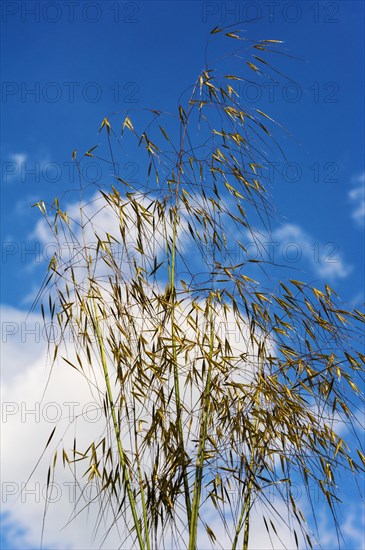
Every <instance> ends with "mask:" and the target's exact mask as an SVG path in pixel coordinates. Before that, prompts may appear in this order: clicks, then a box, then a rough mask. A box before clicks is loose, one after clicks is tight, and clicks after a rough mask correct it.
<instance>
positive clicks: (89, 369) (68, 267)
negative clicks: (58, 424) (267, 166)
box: [38, 28, 364, 550]
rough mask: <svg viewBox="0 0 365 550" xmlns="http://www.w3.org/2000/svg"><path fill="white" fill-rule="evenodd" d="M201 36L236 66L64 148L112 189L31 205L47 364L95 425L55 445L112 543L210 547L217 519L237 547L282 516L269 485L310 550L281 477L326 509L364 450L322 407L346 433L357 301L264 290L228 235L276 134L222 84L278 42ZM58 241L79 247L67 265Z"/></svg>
mask: <svg viewBox="0 0 365 550" xmlns="http://www.w3.org/2000/svg"><path fill="white" fill-rule="evenodd" d="M212 34H213V35H216V36H215V37H213V38H216V37H220V36H221V35H225V36H224V38H225V39H226V40H231V41H232V40H233V41H234V42H235V43H236V42H237V48H236V50H235V54H234V56H233V58H232V60H233V61H235V60H236V61H238V62H239V64H240V71H239V72H238V73H237V74H228V75H227V74H225V73H223V74H219V73H218V72H217V71H214V70H213V69H212V68H211V67H209V66H208V67H206V68H204V70H203V71H202V72H201V74H200V75H199V76H198V78H197V81H196V82H195V84H194V86H193V87H192V90H191V93H190V96H189V97H188V98H187V99H186V100H184V101H182V102H181V103H180V104H179V106H178V115H177V116H176V117H174V116H169V115H164V114H163V113H161V112H160V111H152V115H153V120H152V122H151V123H150V124H149V126H148V127H147V129H145V130H144V131H139V130H138V129H136V128H135V126H134V121H133V116H132V115H131V114H130V113H129V114H128V115H127V116H125V115H124V116H123V118H122V120H120V118H119V116H116V117H115V119H114V120H112V119H108V118H104V120H103V122H102V124H101V128H100V131H101V132H102V133H105V137H106V142H107V148H108V151H109V157H108V158H105V159H104V158H103V157H101V156H99V155H97V151H96V147H92V148H91V149H90V150H89V151H87V152H86V153H85V154H84V155H83V157H82V158H81V159H79V158H77V156H76V153H75V154H74V155H73V156H74V161H75V163H76V164H77V166H78V167H79V168H80V166H81V163H82V162H85V161H87V159H88V158H90V157H92V158H94V159H99V160H100V162H101V163H102V162H105V163H106V164H107V165H108V166H109V167H111V169H112V171H111V175H112V177H113V180H114V181H113V184H112V185H111V188H108V187H107V186H106V185H103V186H100V189H99V191H98V193H97V195H96V196H93V197H92V201H93V202H92V204H91V203H90V202H89V203H88V200H91V198H90V195H89V196H88V195H87V191H85V190H84V189H83V182H82V180H81V175H80V189H81V198H80V208H79V217H78V219H75V218H71V217H70V216H69V214H68V213H67V212H65V211H63V210H62V209H61V207H60V204H59V201H58V200H57V199H55V201H54V203H53V204H52V205H49V206H46V205H45V204H44V203H43V202H40V203H38V206H39V207H40V209H41V211H42V213H43V214H44V216H45V219H46V221H47V223H48V226H49V228H50V230H51V231H52V233H53V235H54V238H56V239H58V240H59V242H60V251H59V252H58V253H56V254H55V255H54V257H53V258H52V261H51V263H50V265H49V277H48V279H47V281H46V285H45V286H46V287H47V288H49V308H48V310H47V307H45V306H44V305H43V306H42V312H43V315H44V317H48V316H50V318H51V320H52V321H55V322H57V323H58V324H59V326H60V329H61V331H62V333H63V334H66V333H67V332H71V333H73V335H74V342H75V345H74V348H73V349H72V350H70V349H68V351H69V352H70V356H66V355H64V356H63V359H65V360H66V361H67V363H69V364H70V366H72V367H74V368H75V369H76V370H77V371H79V372H80V373H82V375H83V376H86V377H89V378H90V380H93V381H94V382H93V383H95V381H97V390H98V395H99V397H100V404H101V406H102V407H103V410H104V415H105V421H106V426H107V428H106V432H105V434H101V435H100V438H96V439H95V440H93V441H91V442H90V445H89V446H88V448H86V449H77V445H76V442H75V444H74V448H73V449H69V448H63V449H62V456H63V463H64V465H69V466H70V468H72V466H73V465H75V464H76V462H77V464H78V466H79V463H81V464H84V463H85V474H87V476H88V481H89V482H95V483H97V484H98V487H99V496H100V501H99V502H100V517H103V516H104V515H105V514H106V513H107V511H108V510H109V509H112V512H113V517H112V520H111V522H110V528H111V527H112V526H113V525H116V524H117V525H118V526H119V529H120V530H121V532H122V533H124V535H125V538H123V537H121V541H120V542H121V545H123V544H124V543H125V541H130V542H131V541H132V543H133V544H134V545H136V546H137V547H138V548H140V549H147V550H150V548H156V549H157V548H161V547H163V546H164V545H166V544H167V540H169V541H170V540H172V541H173V542H172V545H173V546H174V547H175V546H176V547H181V548H188V549H189V550H195V549H196V548H197V546H198V541H199V536H201V535H202V532H206V533H207V536H208V537H209V539H210V541H211V543H212V545H213V546H219V545H220V541H221V540H222V539H221V534H220V533H222V532H224V533H225V537H226V540H229V544H230V546H231V548H232V549H236V548H238V547H240V548H243V549H247V548H248V547H249V533H250V523H251V522H250V518H251V514H252V510H253V509H254V506H255V505H256V504H257V503H260V504H261V511H262V515H263V521H264V524H265V526H266V528H267V530H268V532H269V534H270V537H273V538H275V537H279V539H280V525H281V524H282V523H283V522H284V523H285V521H284V519H283V517H282V516H280V514H279V513H277V514H276V516H275V509H274V506H273V505H272V504H271V502H270V500H269V499H268V497H267V491H268V489H269V488H275V491H276V493H277V496H278V497H280V498H281V499H282V501H283V502H284V503H285V505H286V507H287V509H288V514H289V517H290V518H291V520H292V521H293V523H292V524H290V527H291V529H292V531H293V534H294V538H295V540H296V543H297V546H299V543H300V544H301V546H303V545H307V546H311V545H312V533H311V531H310V529H309V528H308V525H307V523H306V520H305V518H304V515H303V513H302V511H301V510H300V509H299V507H298V504H297V503H296V500H295V498H294V492H293V482H294V480H296V479H301V481H302V483H303V485H304V486H305V487H306V489H307V490H308V493H309V488H310V486H312V485H313V483H314V484H316V485H317V486H318V487H319V490H320V491H321V493H322V494H323V495H324V496H325V498H326V501H327V503H328V506H329V508H330V509H331V511H332V512H333V516H334V520H335V522H336V515H335V504H336V502H337V500H338V497H337V485H336V476H337V475H338V473H339V472H341V471H343V470H344V469H345V470H346V471H348V472H350V473H352V474H354V475H357V474H358V473H360V472H361V471H363V469H364V455H363V454H362V450H361V449H360V448H359V449H356V451H357V456H358V459H357V458H355V454H354V450H353V449H352V448H351V447H352V445H351V441H352V440H351V438H349V440H348V441H345V440H344V439H342V438H341V437H340V435H339V434H338V433H336V430H335V429H334V425H333V419H334V418H337V419H339V420H341V421H344V422H347V423H349V424H350V426H352V427H353V430H354V431H355V432H356V430H357V427H356V424H354V418H355V416H354V413H353V411H354V407H359V406H360V407H361V406H362V405H363V394H362V393H361V391H360V390H359V388H358V385H357V384H358V383H359V381H361V380H362V377H363V374H364V355H362V354H361V352H359V351H357V350H356V345H357V342H358V338H359V334H360V333H361V327H362V324H363V322H364V314H363V313H361V312H360V311H358V310H351V311H347V310H344V309H343V307H342V305H341V303H340V302H339V300H338V297H337V295H336V293H335V291H334V290H333V289H332V288H330V287H329V286H328V285H324V287H323V288H321V289H317V288H312V287H311V286H310V285H308V284H306V283H305V282H301V281H298V280H294V279H291V280H289V281H285V282H281V283H280V285H279V286H276V288H271V287H272V285H271V287H270V280H269V279H268V278H266V279H265V268H269V267H270V268H271V267H272V266H270V265H269V262H266V261H265V260H264V259H262V260H260V261H258V260H256V261H255V262H252V261H251V260H250V258H249V255H248V253H247V250H245V247H244V246H243V244H242V242H241V240H242V238H241V237H240V235H243V234H245V233H247V232H248V233H251V234H252V235H253V236H254V238H257V233H256V232H255V230H254V228H255V227H256V223H257V221H261V223H262V224H263V226H264V227H268V225H269V223H270V218H271V216H272V214H271V210H270V200H269V195H268V193H267V191H266V189H265V186H264V183H263V181H262V179H261V178H260V177H259V176H258V173H259V168H260V167H262V164H263V163H264V162H268V161H269V159H267V157H266V154H265V152H264V151H265V149H267V150H272V148H275V147H276V148H279V147H278V146H277V143H276V141H275V139H274V138H273V135H272V134H273V127H274V125H275V123H274V121H273V119H272V118H271V116H270V115H269V114H266V113H264V112H263V111H261V110H258V109H247V108H246V107H245V106H244V105H241V103H240V98H239V97H238V95H237V93H236V91H235V89H234V83H235V82H236V81H239V80H242V79H243V80H245V79H250V78H251V77H250V76H249V73H250V72H251V73H252V74H253V76H255V77H258V78H260V77H261V76H262V75H266V76H267V75H269V76H270V75H276V74H277V72H276V69H275V68H274V67H273V66H272V64H271V59H272V58H273V57H274V56H275V55H276V54H277V53H281V50H280V48H281V43H280V41H278V40H260V41H253V40H248V39H247V38H244V37H243V35H242V33H241V32H240V31H238V30H237V31H234V32H233V31H232V32H230V30H229V29H228V30H227V29H226V30H224V29H218V28H216V29H214V30H213V31H212ZM224 51H225V50H224ZM242 57H243V59H244V60H245V64H244V65H242ZM232 60H231V61H232ZM231 61H230V62H229V63H228V62H227V61H225V58H224V61H223V68H224V67H225V63H227V64H228V65H229V67H230V68H231ZM270 78H274V76H270ZM164 118H165V123H163V122H162V121H163V119H164ZM163 124H165V125H163ZM127 140H128V141H127ZM126 143H128V145H126ZM134 146H135V147H137V151H136V153H135V154H136V155H138V158H139V159H141V160H140V163H141V164H140V166H141V167H143V168H145V172H146V173H145V176H144V177H141V179H140V181H138V182H131V181H128V180H127V179H123V178H121V177H120V175H119V172H118V163H117V159H118V154H119V152H118V151H119V149H118V148H119V147H134ZM279 150H280V148H279ZM79 173H80V174H81V170H79ZM90 204H91V205H90ZM90 209H91V210H90ZM102 210H104V212H105V213H106V214H107V217H106V219H107V220H108V223H110V224H111V227H113V228H114V232H113V233H111V232H110V231H109V230H108V231H106V229H105V228H101V229H100V227H97V226H96V225H95V224H94V223H93V216H92V215H91V214H90V212H93V213H94V214H95V213H96V212H98V211H99V212H100V211H102ZM61 236H62V240H66V242H67V243H68V246H69V249H70V250H77V252H78V253H77V258H76V256H75V254H70V255H69V259H68V260H67V261H65V259H64V255H63V253H62V250H63V252H64V244H63V243H62V247H61ZM232 244H234V245H235V247H236V249H237V247H238V248H240V249H241V250H242V254H243V260H242V261H239V262H237V259H236V258H235V257H233V256H232V254H230V250H232V248H233V246H232ZM61 248H62V250H61ZM116 250H117V252H118V254H116ZM255 268H256V274H257V278H259V279H260V281H256V280H254V279H253V277H252V273H253V270H255ZM265 285H266V286H265ZM46 310H47V311H46ZM232 335H233V337H232ZM68 348H69V346H68ZM60 349H61V347H60V345H59V344H57V345H55V347H54V351H53V358H54V361H55V362H57V361H58V360H59V359H60V357H59V356H60ZM72 355H73V356H74V357H75V359H72V357H71V356H72ZM75 374H76V373H75ZM55 463H56V460H55V461H54V465H55ZM232 492H233V493H234V494H235V499H232V496H230V495H232ZM209 507H210V508H209ZM211 508H213V509H214V511H215V516H214V517H215V520H214V524H209V523H208V517H211ZM294 525H296V527H294ZM167 537H171V539H170V538H169V539H167ZM169 544H171V543H170V542H169Z"/></svg>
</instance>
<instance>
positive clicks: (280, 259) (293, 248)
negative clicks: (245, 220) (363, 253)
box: [243, 223, 352, 281]
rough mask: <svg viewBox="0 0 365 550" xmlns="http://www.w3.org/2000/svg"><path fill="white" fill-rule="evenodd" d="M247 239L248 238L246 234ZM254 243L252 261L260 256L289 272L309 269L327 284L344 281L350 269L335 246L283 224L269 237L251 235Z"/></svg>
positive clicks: (293, 225) (259, 233)
mask: <svg viewBox="0 0 365 550" xmlns="http://www.w3.org/2000/svg"><path fill="white" fill-rule="evenodd" d="M248 236H249V238H252V236H251V235H250V234H248ZM254 241H255V242H254V243H252V244H254V245H255V250H256V252H255V253H256V255H257V258H256V259H260V255H259V254H261V255H262V257H263V258H264V259H270V260H271V261H273V263H275V264H277V265H280V266H286V267H288V268H291V269H300V270H303V269H304V267H307V269H308V267H309V268H310V270H311V271H312V272H313V273H314V274H315V275H317V276H319V277H321V278H322V279H325V280H327V281H329V280H334V279H343V278H346V277H347V276H348V275H349V274H350V273H351V271H352V266H349V265H347V264H346V263H345V262H344V260H343V258H342V255H341V253H340V250H339V246H338V245H337V243H335V242H328V243H323V242H321V241H320V240H319V239H316V238H314V237H313V236H312V235H310V234H309V233H307V232H306V231H305V230H304V229H303V228H302V227H300V226H299V225H297V224H292V223H287V224H284V225H282V226H281V227H279V228H277V229H275V230H274V231H273V232H272V233H271V234H270V235H269V234H268V233H264V232H255V233H254ZM243 244H246V243H243ZM248 250H249V252H250V251H251V249H248ZM257 252H258V253H259V254H257Z"/></svg>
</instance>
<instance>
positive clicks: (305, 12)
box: [201, 1, 340, 25]
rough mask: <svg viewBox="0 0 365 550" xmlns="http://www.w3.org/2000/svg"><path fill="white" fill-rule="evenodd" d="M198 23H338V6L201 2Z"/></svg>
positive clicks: (271, 2) (322, 3)
mask: <svg viewBox="0 0 365 550" xmlns="http://www.w3.org/2000/svg"><path fill="white" fill-rule="evenodd" d="M201 20H202V22H203V23H213V22H214V23H215V24H222V25H229V24H234V23H241V22H243V21H247V22H250V23H256V22H257V23H258V22H262V21H263V20H264V21H269V22H270V23H275V22H279V21H281V22H286V23H298V22H300V21H303V20H305V21H306V22H307V23H338V22H339V21H340V4H339V3H338V2H323V1H322V2H278V1H261V2H250V1H248V2H203V3H202V12H201Z"/></svg>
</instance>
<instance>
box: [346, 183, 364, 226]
mask: <svg viewBox="0 0 365 550" xmlns="http://www.w3.org/2000/svg"><path fill="white" fill-rule="evenodd" d="M353 181H354V183H355V184H356V187H354V188H353V189H351V191H349V199H350V202H351V204H352V214H351V217H352V219H353V220H355V222H356V223H357V224H358V225H359V226H361V227H363V226H364V223H365V172H363V173H362V174H360V175H359V176H357V177H355V178H354V180H353Z"/></svg>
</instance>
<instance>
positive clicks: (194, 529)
mask: <svg viewBox="0 0 365 550" xmlns="http://www.w3.org/2000/svg"><path fill="white" fill-rule="evenodd" d="M210 299H211V296H210ZM210 299H209V301H208V304H209V313H210V322H209V325H210V340H209V364H208V372H207V379H206V383H205V388H204V392H203V397H202V420H201V424H200V434H199V448H198V457H197V465H196V469H195V481H194V493H193V503H192V512H191V526H190V536H189V550H195V549H196V542H197V535H198V522H199V506H200V499H201V489H202V481H203V468H204V454H205V443H206V438H207V428H208V416H209V408H210V388H211V380H212V360H213V350H214V331H213V322H214V321H213V309H212V304H211V301H210Z"/></svg>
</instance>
